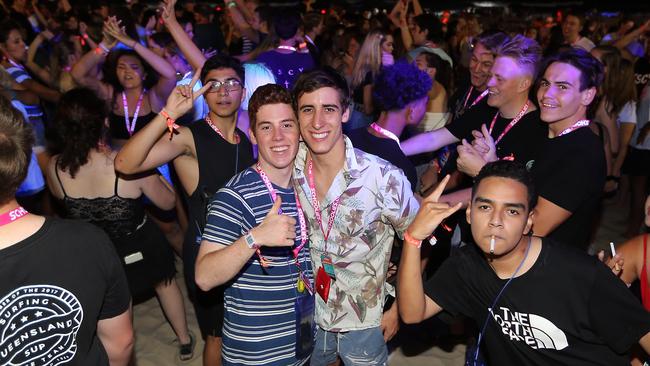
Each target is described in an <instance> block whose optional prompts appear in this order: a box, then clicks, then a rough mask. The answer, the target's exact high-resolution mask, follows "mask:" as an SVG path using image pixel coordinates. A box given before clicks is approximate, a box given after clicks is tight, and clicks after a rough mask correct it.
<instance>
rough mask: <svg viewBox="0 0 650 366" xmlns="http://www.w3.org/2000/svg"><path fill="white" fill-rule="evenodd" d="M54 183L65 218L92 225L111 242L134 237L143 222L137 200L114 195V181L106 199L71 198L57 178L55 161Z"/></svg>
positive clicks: (142, 215)
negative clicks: (102, 232) (58, 192)
mask: <svg viewBox="0 0 650 366" xmlns="http://www.w3.org/2000/svg"><path fill="white" fill-rule="evenodd" d="M55 165H56V167H55V174H56V179H57V180H58V181H59V185H61V190H62V191H63V205H64V206H65V210H66V213H67V217H68V218H71V219H78V220H83V221H86V222H90V223H92V224H95V225H97V226H99V227H101V228H102V229H104V231H106V233H107V234H108V236H109V237H110V238H111V239H116V238H120V237H124V236H128V235H130V234H132V233H134V232H135V231H136V230H137V229H138V227H139V226H140V225H142V223H143V221H144V208H143V206H142V204H141V203H140V200H139V199H137V198H123V197H120V196H118V194H117V181H118V178H117V176H115V188H114V192H113V195H112V196H110V197H97V198H83V197H80V198H73V197H69V196H68V194H67V193H66V191H65V188H64V187H63V183H62V182H61V178H60V177H59V167H58V161H57V162H56V164H55Z"/></svg>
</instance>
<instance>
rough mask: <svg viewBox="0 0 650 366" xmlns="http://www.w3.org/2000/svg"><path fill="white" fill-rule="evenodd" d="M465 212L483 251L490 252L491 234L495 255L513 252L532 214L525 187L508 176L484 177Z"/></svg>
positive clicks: (529, 222)
mask: <svg viewBox="0 0 650 366" xmlns="http://www.w3.org/2000/svg"><path fill="white" fill-rule="evenodd" d="M466 215H467V221H468V222H469V223H470V224H471V230H472V236H473V237H474V241H475V242H476V244H477V245H478V246H479V248H481V251H483V253H485V254H488V253H490V240H491V239H492V237H494V239H495V249H494V255H493V257H495V258H499V257H501V258H504V257H506V256H507V255H509V254H510V253H513V250H514V249H515V248H516V247H517V245H518V244H519V243H520V242H521V238H522V236H523V235H524V234H526V233H528V232H529V231H530V229H531V227H532V224H533V215H532V213H531V212H530V208H529V207H528V189H527V188H526V186H525V185H524V184H522V183H520V182H518V181H516V180H514V179H511V178H502V177H487V178H484V179H483V180H482V181H481V182H480V183H479V185H478V187H477V189H476V192H475V193H474V195H473V197H472V202H471V204H470V206H469V207H468V208H467V211H466Z"/></svg>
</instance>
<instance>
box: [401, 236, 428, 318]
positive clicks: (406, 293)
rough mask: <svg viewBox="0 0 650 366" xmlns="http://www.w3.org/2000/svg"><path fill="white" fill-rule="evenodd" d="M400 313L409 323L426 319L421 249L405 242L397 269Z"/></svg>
mask: <svg viewBox="0 0 650 366" xmlns="http://www.w3.org/2000/svg"><path fill="white" fill-rule="evenodd" d="M396 303H397V304H398V310H399V314H400V316H401V318H402V320H403V321H404V322H405V323H407V324H414V323H419V322H421V321H422V320H423V319H424V309H425V299H424V291H423V289H422V274H421V273H420V249H419V248H416V247H415V246H413V245H411V244H406V243H405V244H404V248H403V249H402V258H401V260H400V264H399V271H397V301H396Z"/></svg>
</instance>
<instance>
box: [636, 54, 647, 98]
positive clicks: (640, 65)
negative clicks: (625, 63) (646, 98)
mask: <svg viewBox="0 0 650 366" xmlns="http://www.w3.org/2000/svg"><path fill="white" fill-rule="evenodd" d="M649 82H650V56H644V57H640V58H639V59H637V60H636V62H635V63H634V84H635V85H636V91H637V93H636V94H637V95H641V91H642V90H643V88H644V87H645V86H646V85H647V84H648V83H649Z"/></svg>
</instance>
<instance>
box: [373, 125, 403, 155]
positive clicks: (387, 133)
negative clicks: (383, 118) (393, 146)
mask: <svg viewBox="0 0 650 366" xmlns="http://www.w3.org/2000/svg"><path fill="white" fill-rule="evenodd" d="M370 128H372V129H373V130H375V132H377V133H378V134H380V135H382V136H385V137H388V138H389V139H391V140H393V141H395V142H397V145H399V147H400V149H401V148H402V145H401V144H400V143H399V137H397V136H396V135H395V134H394V133H392V132H390V131H388V130H387V129H385V128H383V127H381V126H380V125H378V124H377V122H373V123H372V124H371V125H370Z"/></svg>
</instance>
